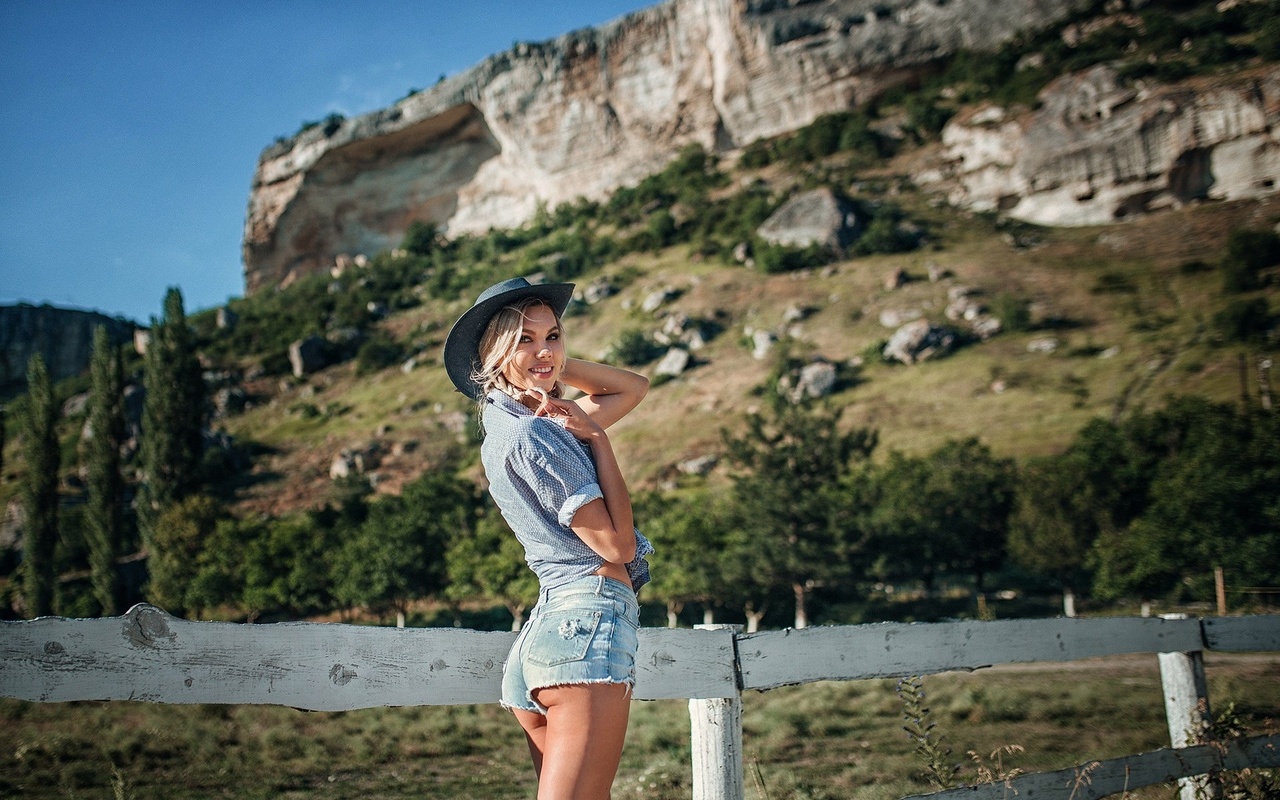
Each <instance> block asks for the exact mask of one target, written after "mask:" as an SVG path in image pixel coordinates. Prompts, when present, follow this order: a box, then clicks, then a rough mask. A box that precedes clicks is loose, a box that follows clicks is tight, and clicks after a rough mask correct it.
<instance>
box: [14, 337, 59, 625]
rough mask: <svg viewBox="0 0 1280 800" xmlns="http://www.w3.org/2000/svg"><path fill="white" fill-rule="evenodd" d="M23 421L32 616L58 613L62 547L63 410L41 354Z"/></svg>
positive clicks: (31, 374)
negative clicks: (60, 415)
mask: <svg viewBox="0 0 1280 800" xmlns="http://www.w3.org/2000/svg"><path fill="white" fill-rule="evenodd" d="M25 411H26V413H25V415H24V419H23V420H22V439H23V461H24V462H25V464H26V475H25V478H24V480H23V483H22V504H23V511H24V512H25V517H26V524H25V530H24V532H23V566H24V572H25V580H24V587H25V594H26V603H27V613H28V614H29V615H30V616H32V617H40V616H46V615H48V614H52V613H53V592H54V581H55V578H56V573H57V570H56V567H55V564H54V550H55V548H56V547H57V543H58V470H59V468H60V466H61V465H60V457H61V453H60V451H59V449H58V437H57V430H56V426H57V422H58V408H57V404H56V402H55V400H54V396H53V386H52V385H51V383H50V380H49V371H48V370H47V369H46V368H45V364H44V358H43V357H42V356H41V355H40V354H39V353H36V354H35V355H33V356H31V360H30V361H29V362H28V363H27V405H26V408H25Z"/></svg>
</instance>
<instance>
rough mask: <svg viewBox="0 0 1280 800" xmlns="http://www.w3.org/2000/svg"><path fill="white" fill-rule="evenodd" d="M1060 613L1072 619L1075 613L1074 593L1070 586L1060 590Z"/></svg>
mask: <svg viewBox="0 0 1280 800" xmlns="http://www.w3.org/2000/svg"><path fill="white" fill-rule="evenodd" d="M1062 614H1063V616H1065V617H1068V618H1072V619H1074V618H1075V615H1076V593H1075V592H1073V591H1071V587H1070V586H1068V587H1067V588H1065V589H1063V590H1062Z"/></svg>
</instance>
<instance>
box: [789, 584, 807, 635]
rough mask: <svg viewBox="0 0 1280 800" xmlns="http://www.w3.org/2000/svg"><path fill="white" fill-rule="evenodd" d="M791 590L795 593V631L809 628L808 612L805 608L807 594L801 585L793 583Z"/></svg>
mask: <svg viewBox="0 0 1280 800" xmlns="http://www.w3.org/2000/svg"><path fill="white" fill-rule="evenodd" d="M791 588H792V589H793V590H794V591H795V593H796V624H795V627H796V630H800V629H802V628H807V627H808V626H809V611H808V609H807V608H806V605H805V600H806V599H807V594H808V593H807V591H806V589H805V587H804V584H803V583H793V584H791Z"/></svg>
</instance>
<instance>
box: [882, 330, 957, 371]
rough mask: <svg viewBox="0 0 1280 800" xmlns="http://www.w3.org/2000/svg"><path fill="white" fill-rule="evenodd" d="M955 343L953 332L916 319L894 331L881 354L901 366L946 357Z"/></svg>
mask: <svg viewBox="0 0 1280 800" xmlns="http://www.w3.org/2000/svg"><path fill="white" fill-rule="evenodd" d="M955 341H956V335H955V332H954V331H951V330H949V329H947V328H944V327H942V326H938V325H933V324H931V323H930V322H929V321H928V320H923V319H918V320H915V321H913V322H908V323H907V324H906V325H903V326H902V327H901V328H898V330H896V331H894V333H893V336H891V337H890V338H889V342H888V344H886V345H885V346H884V350H883V354H884V357H885V358H887V359H892V360H894V361H901V362H902V363H903V364H916V363H919V362H921V361H927V360H929V359H931V358H941V357H942V356H945V355H947V354H948V353H950V352H951V350H952V348H953V347H954V346H955Z"/></svg>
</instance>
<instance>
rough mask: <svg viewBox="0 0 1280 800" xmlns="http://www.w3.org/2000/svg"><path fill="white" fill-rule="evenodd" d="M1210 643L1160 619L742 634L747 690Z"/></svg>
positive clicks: (1196, 628)
mask: <svg viewBox="0 0 1280 800" xmlns="http://www.w3.org/2000/svg"><path fill="white" fill-rule="evenodd" d="M1202 647H1203V644H1202V642H1201V636H1200V622H1199V620H1194V619H1189V620H1165V619H1156V618H1147V619H1144V618H1114V619H1087V620H1086V619H1038V620H1000V621H996V622H978V621H974V622H942V623H915V624H900V623H882V624H877V625H856V626H833V627H821V628H805V629H803V630H785V631H770V632H767V633H752V634H745V635H742V636H739V637H738V657H739V659H740V661H741V665H742V686H743V688H744V689H771V688H774V687H777V686H787V685H790V684H797V683H808V682H810V681H819V680H859V679H864V678H887V677H897V676H901V675H928V674H931V673H935V672H948V671H952V670H973V669H979V668H981V667H988V666H991V665H993V664H1010V663H1016V662H1027V661H1075V660H1077V659H1082V658H1094V657H1097V656H1110V655H1118V654H1121V653H1159V652H1176V651H1184V650H1200V649H1201V648H1202Z"/></svg>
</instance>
